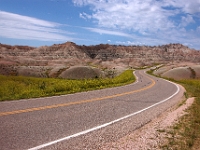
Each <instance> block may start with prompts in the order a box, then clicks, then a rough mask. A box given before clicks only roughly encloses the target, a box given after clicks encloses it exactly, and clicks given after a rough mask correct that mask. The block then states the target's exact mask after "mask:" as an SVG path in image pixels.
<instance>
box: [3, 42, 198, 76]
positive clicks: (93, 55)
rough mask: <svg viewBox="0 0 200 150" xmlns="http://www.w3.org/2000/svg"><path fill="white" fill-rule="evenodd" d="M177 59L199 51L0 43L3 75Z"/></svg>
mask: <svg viewBox="0 0 200 150" xmlns="http://www.w3.org/2000/svg"><path fill="white" fill-rule="evenodd" d="M177 62H193V63H198V62H200V51H196V50H193V49H190V48H189V47H187V46H184V45H181V44H168V45H162V46H123V45H109V44H100V45H92V46H84V45H81V46H80V45H76V44H75V43H72V42H66V43H63V44H54V45H52V46H41V47H37V48H36V47H28V46H10V45H5V44H0V74H4V75H10V74H11V75H29V76H39V77H48V76H49V74H54V77H57V76H59V75H60V74H61V73H62V71H65V70H66V68H70V67H71V66H91V67H94V66H95V67H97V68H99V69H100V70H101V69H104V70H105V69H113V68H114V69H116V70H117V69H118V68H120V69H121V68H128V67H138V66H139V67H140V66H145V65H151V64H154V63H177ZM55 68H59V69H55ZM52 71H56V72H52ZM55 75H57V76H55Z"/></svg>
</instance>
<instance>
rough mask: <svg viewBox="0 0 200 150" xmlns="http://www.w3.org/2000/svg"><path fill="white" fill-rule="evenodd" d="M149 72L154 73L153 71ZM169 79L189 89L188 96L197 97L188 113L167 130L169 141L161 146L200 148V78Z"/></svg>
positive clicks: (185, 149) (174, 149) (194, 149)
mask: <svg viewBox="0 0 200 150" xmlns="http://www.w3.org/2000/svg"><path fill="white" fill-rule="evenodd" d="M149 73H150V74H152V73H153V71H149ZM169 80H171V81H173V82H176V83H178V84H181V85H183V86H184V87H185V89H186V91H187V92H186V93H185V96H186V98H188V97H195V102H194V103H193V105H192V106H191V107H190V108H189V109H188V110H187V114H186V115H184V116H183V117H182V118H180V120H179V121H178V123H176V124H175V125H174V126H173V127H172V128H171V129H170V131H167V135H168V136H167V138H168V143H166V145H164V146H162V147H161V148H162V149H164V150H169V149H173V150H191V149H192V150H196V149H200V80H197V79H190V80H180V81H175V80H172V79H169Z"/></svg>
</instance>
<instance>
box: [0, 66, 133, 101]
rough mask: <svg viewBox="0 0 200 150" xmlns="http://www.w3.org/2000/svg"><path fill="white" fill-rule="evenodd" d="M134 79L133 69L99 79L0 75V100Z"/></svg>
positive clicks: (51, 93) (54, 93) (99, 86)
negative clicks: (115, 75)
mask: <svg viewBox="0 0 200 150" xmlns="http://www.w3.org/2000/svg"><path fill="white" fill-rule="evenodd" d="M134 81H135V77H134V75H133V70H126V71H125V72H123V73H122V74H120V75H119V76H117V77H115V78H113V79H110V78H99V79H87V80H86V79H85V80H67V79H55V78H33V77H22V76H2V75H0V100H1V101H4V100H16V99H25V98H35V97H44V96H53V95H61V94H69V93H76V92H82V91H88V90H95V89H102V88H107V87H115V86H121V85H125V84H129V83H132V82H134Z"/></svg>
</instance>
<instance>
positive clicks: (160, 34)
mask: <svg viewBox="0 0 200 150" xmlns="http://www.w3.org/2000/svg"><path fill="white" fill-rule="evenodd" d="M73 2H74V4H75V5H76V6H79V7H81V6H82V7H83V6H89V7H90V9H91V11H90V12H88V13H87V14H86V13H84V18H87V19H91V20H92V21H93V23H95V25H96V29H95V30H93V31H95V32H99V31H98V30H97V28H99V30H100V29H106V30H111V31H112V32H108V33H109V34H113V35H118V34H115V32H114V31H121V32H123V33H124V34H126V33H128V34H129V35H131V34H132V35H138V36H140V37H141V43H144V42H145V41H147V42H145V43H150V42H153V44H156V43H159V41H160V44H162V43H167V42H168V43H169V42H180V41H181V42H182V43H186V42H185V41H186V40H188V41H190V42H192V40H193V41H197V40H199V38H200V37H199V36H198V35H196V33H195V32H192V31H190V30H191V28H187V27H188V25H190V24H194V26H197V21H196V20H195V18H199V15H200V0H189V1H188V0H73ZM88 16H89V17H88ZM197 30H198V31H199V29H197ZM130 37H131V36H130ZM186 37H187V38H186ZM188 37H190V39H188ZM142 40H143V42H142ZM126 43H130V42H126ZM130 44H132V42H131V43H130Z"/></svg>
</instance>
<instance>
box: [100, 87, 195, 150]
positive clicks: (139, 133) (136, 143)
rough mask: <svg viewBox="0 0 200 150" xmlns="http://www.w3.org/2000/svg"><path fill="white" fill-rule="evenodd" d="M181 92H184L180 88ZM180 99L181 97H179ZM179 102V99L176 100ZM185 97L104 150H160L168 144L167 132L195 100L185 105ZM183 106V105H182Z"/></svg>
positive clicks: (106, 145) (188, 101) (105, 145)
mask: <svg viewBox="0 0 200 150" xmlns="http://www.w3.org/2000/svg"><path fill="white" fill-rule="evenodd" d="M180 88H181V90H184V88H183V87H182V86H180ZM179 98H180V97H179ZM175 101H177V99H176V100H175ZM183 102H184V97H182V98H181V99H179V100H178V103H176V105H174V106H172V107H171V108H169V109H168V110H166V111H165V112H163V113H162V114H160V115H159V116H158V117H157V118H155V119H153V120H152V121H151V122H149V123H147V124H146V125H144V126H142V127H141V128H139V129H137V130H135V131H134V132H132V133H130V134H129V135H126V136H124V137H122V138H120V139H118V140H117V141H115V142H110V143H106V144H104V145H103V147H102V149H103V150H108V149H109V150H117V149H124V150H133V149H137V150H148V149H151V150H158V149H161V148H160V147H161V146H162V145H165V144H167V139H166V137H167V135H166V131H168V130H169V129H170V127H172V126H173V125H174V124H175V123H176V122H177V121H178V119H179V118H180V117H181V116H183V115H184V114H185V113H186V112H185V110H186V109H187V108H189V107H190V106H191V105H192V103H193V102H194V98H189V99H187V100H186V101H185V102H184V103H183ZM180 104H181V105H180Z"/></svg>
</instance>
